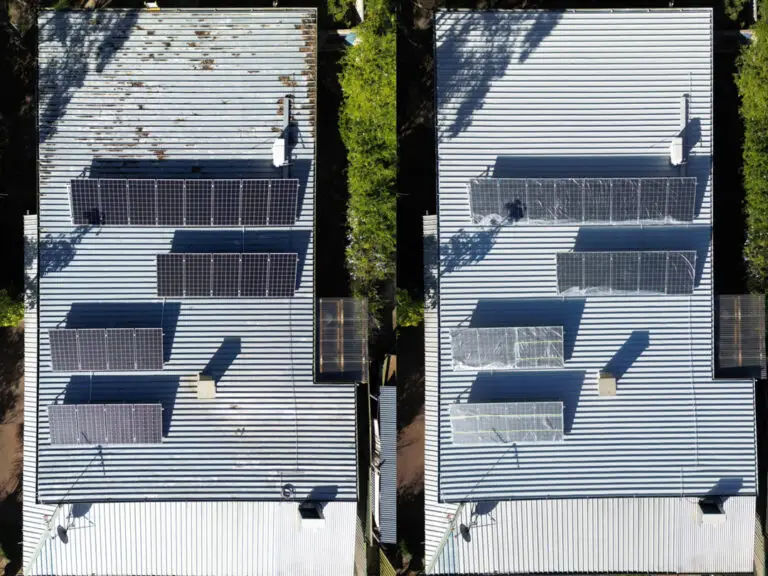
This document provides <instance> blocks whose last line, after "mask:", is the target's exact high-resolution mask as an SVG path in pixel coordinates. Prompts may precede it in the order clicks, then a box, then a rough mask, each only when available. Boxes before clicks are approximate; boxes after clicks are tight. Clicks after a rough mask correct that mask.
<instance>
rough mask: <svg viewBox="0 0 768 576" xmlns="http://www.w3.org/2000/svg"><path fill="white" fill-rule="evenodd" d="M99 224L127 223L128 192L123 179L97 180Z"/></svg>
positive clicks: (119, 224) (116, 224) (114, 224)
mask: <svg viewBox="0 0 768 576" xmlns="http://www.w3.org/2000/svg"><path fill="white" fill-rule="evenodd" d="M99 194H100V195H101V225H102V226H126V225H127V224H128V194H127V186H126V183H125V180H99Z"/></svg>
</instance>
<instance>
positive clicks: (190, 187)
mask: <svg viewBox="0 0 768 576" xmlns="http://www.w3.org/2000/svg"><path fill="white" fill-rule="evenodd" d="M298 192H299V181H298V180H296V179H283V180H134V179H112V180H108V179H101V180H99V179H82V178H81V179H76V180H72V181H71V202H72V221H73V223H74V224H91V225H101V226H165V227H174V228H178V227H183V226H196V227H201V226H202V227H206V226H222V227H226V226H292V225H294V224H295V223H296V217H297V211H298V210H297V208H298Z"/></svg>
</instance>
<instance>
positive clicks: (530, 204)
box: [468, 177, 697, 224]
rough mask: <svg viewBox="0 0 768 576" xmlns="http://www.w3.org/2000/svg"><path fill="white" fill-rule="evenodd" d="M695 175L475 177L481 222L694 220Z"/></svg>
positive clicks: (473, 200)
mask: <svg viewBox="0 0 768 576" xmlns="http://www.w3.org/2000/svg"><path fill="white" fill-rule="evenodd" d="M696 186H697V180H696V178H694V177H655V178H645V177H643V178H474V179H471V180H470V181H469V185H468V189H469V199H470V213H471V216H472V220H473V221H474V222H475V223H477V224H499V223H512V224H514V223H521V224H550V223H553V224H569V223H570V224H622V223H623V224H640V223H656V224H666V223H676V222H691V221H693V220H694V218H695V200H696Z"/></svg>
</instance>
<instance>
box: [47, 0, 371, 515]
mask: <svg viewBox="0 0 768 576" xmlns="http://www.w3.org/2000/svg"><path fill="white" fill-rule="evenodd" d="M39 25H40V50H39V65H40V66H39V70H40V75H39V111H40V115H39V118H40V120H39V122H40V125H39V130H40V148H39V160H40V163H39V165H40V169H39V174H40V247H41V249H40V254H41V260H40V276H41V277H40V303H41V304H40V315H39V316H40V318H39V321H40V355H39V356H40V364H39V365H40V371H39V386H38V391H39V410H38V419H39V427H38V438H37V439H38V448H39V454H38V458H39V460H38V496H39V498H40V500H42V501H45V502H56V501H61V500H64V501H68V502H70V501H86V502H94V501H120V500H133V499H137V498H138V499H146V500H186V499H196V500H207V499H242V500H276V499H279V498H280V497H281V494H282V486H283V485H284V484H286V483H289V484H292V485H293V489H294V496H295V498H297V499H301V498H305V497H312V498H315V499H319V500H323V499H324V500H331V499H336V500H354V499H356V496H357V492H356V455H355V400H354V387H349V386H347V385H345V386H340V385H322V386H320V385H316V384H314V381H313V359H314V355H313V350H314V338H313V336H314V325H313V322H314V315H313V310H314V266H313V264H314V227H313V224H314V202H315V179H314V177H315V166H314V160H315V108H316V81H315V75H316V13H315V11H314V10H312V9H302V10H283V9H279V10H215V11H214V10H196V9H192V10H165V9H164V10H161V11H160V12H157V13H151V12H147V11H125V10H110V11H100V12H70V11H64V12H44V13H42V14H41V16H40V19H39ZM286 97H290V98H292V102H293V104H292V107H291V110H292V112H291V115H292V121H293V125H292V128H291V129H290V132H291V139H292V144H291V148H292V158H293V163H292V165H291V167H290V171H289V174H288V175H286V174H284V173H283V172H282V171H279V170H275V169H273V168H272V162H271V161H272V150H271V148H272V143H273V141H274V138H275V136H276V135H277V134H279V133H280V131H281V130H282V127H283V112H284V108H283V100H284V98H286ZM81 176H88V177H92V178H137V177H140V178H192V179H194V178H282V177H291V178H298V179H299V181H300V188H299V212H298V218H297V221H296V225H295V226H293V227H290V228H284V229H281V228H277V229H276V228H270V229H268V230H267V229H245V230H218V229H206V230H189V229H184V230H174V229H163V228H140V227H131V228H127V227H125V228H123V227H110V228H106V227H105V228H99V227H84V226H80V227H74V226H73V225H72V223H71V216H70V208H69V196H68V188H67V185H68V183H69V181H70V179H72V178H77V177H81ZM232 251H235V252H243V251H244V252H291V253H298V254H299V264H298V271H297V276H298V288H297V290H296V294H295V297H294V298H279V299H276V298H268V299H261V300H254V299H242V300H237V301H234V300H217V299H212V300H206V301H190V300H180V301H178V300H163V299H160V298H157V297H156V279H155V258H156V255H157V254H162V253H167V252H232ZM158 326H160V327H162V328H163V332H164V354H165V364H164V368H163V370H162V372H157V373H154V374H149V375H143V374H136V373H124V374H109V375H104V374H99V375H95V376H93V377H90V376H88V375H69V374H54V373H53V372H52V371H51V358H50V346H49V338H48V330H50V329H53V328H63V327H67V328H73V327H74V328H89V327H158ZM201 371H206V372H207V373H209V374H211V375H213V376H214V377H215V379H216V380H217V397H216V399H215V400H212V401H207V402H203V401H199V400H197V396H196V383H195V380H196V376H197V374H198V373H199V372H201ZM83 401H85V402H101V403H108V402H129V403H136V402H160V403H162V404H163V436H164V437H163V441H162V443H161V444H159V445H154V446H131V447H113V446H102V447H94V446H83V447H70V446H51V445H50V441H49V440H50V439H49V427H48V417H47V406H48V405H49V404H52V403H54V402H64V403H79V402H83Z"/></svg>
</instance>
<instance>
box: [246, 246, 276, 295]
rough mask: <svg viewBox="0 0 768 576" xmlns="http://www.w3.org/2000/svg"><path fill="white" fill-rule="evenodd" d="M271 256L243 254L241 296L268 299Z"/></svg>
mask: <svg viewBox="0 0 768 576" xmlns="http://www.w3.org/2000/svg"><path fill="white" fill-rule="evenodd" d="M268 261H269V254H243V271H242V283H241V287H240V295H241V296H243V297H246V298H266V297H267V290H268V280H267V266H268Z"/></svg>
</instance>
